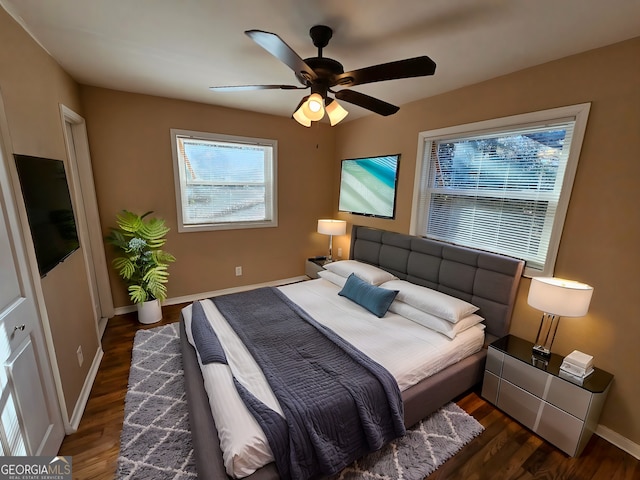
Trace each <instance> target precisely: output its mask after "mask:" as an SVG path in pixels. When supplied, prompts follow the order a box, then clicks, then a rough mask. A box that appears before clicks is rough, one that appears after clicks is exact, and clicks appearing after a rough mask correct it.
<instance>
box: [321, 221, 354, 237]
mask: <svg viewBox="0 0 640 480" xmlns="http://www.w3.org/2000/svg"><path fill="white" fill-rule="evenodd" d="M318 233H322V234H324V235H344V234H345V233H347V222H346V221H344V220H328V219H327V220H325V219H323V220H318Z"/></svg>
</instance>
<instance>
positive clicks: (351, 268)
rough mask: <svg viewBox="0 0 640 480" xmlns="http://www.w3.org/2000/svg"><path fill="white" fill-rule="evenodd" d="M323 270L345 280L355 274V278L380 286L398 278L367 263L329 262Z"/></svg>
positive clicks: (351, 261) (354, 261) (352, 261)
mask: <svg viewBox="0 0 640 480" xmlns="http://www.w3.org/2000/svg"><path fill="white" fill-rule="evenodd" d="M324 268H325V269H326V270H329V271H331V272H333V273H335V274H337V275H340V276H341V277H344V278H345V279H346V278H347V277H348V276H349V275H351V274H352V273H355V274H356V276H357V277H359V278H360V279H361V280H364V281H365V282H367V283H370V284H371V285H380V284H381V283H384V282H388V281H389V280H395V279H397V278H398V277H396V276H395V275H393V274H391V273H389V272H387V271H385V270H382V269H381V268H378V267H374V266H373V265H369V264H368V263H362V262H358V261H357V260H340V261H338V262H331V263H327V264H326V265H325V266H324ZM391 290H394V289H393V288H392V289H391Z"/></svg>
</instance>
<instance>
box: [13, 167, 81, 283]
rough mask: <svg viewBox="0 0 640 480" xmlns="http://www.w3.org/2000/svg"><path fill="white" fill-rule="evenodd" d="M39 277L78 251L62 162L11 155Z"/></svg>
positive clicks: (74, 224)
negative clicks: (25, 211)
mask: <svg viewBox="0 0 640 480" xmlns="http://www.w3.org/2000/svg"><path fill="white" fill-rule="evenodd" d="M14 157H15V160H16V168H17V170H18V177H19V179H20V186H21V188H22V197H23V198H24V204H25V207H26V209H27V218H28V220H29V229H30V230H31V237H32V238H33V245H34V247H35V250H36V259H37V260H38V270H39V271H40V276H41V277H44V276H45V275H46V274H47V273H49V272H50V271H51V270H52V269H53V268H54V267H55V266H56V265H58V264H59V263H60V262H62V261H63V260H64V259H65V258H67V257H68V256H69V255H71V253H73V252H74V251H75V250H77V249H78V247H79V246H80V243H79V242H78V232H77V230H76V222H75V218H74V215H73V207H72V206H71V196H70V194H69V185H68V184H67V177H66V175H65V171H64V164H63V163H62V161H61V160H52V159H49V158H40V157H30V156H28V155H14Z"/></svg>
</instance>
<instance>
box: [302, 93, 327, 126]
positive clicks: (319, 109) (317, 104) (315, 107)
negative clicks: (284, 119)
mask: <svg viewBox="0 0 640 480" xmlns="http://www.w3.org/2000/svg"><path fill="white" fill-rule="evenodd" d="M323 105H324V100H323V99H322V97H321V96H320V95H319V94H317V93H312V94H311V95H309V99H308V100H307V101H306V102H304V103H303V104H302V112H303V113H304V116H305V117H307V118H308V119H309V120H311V121H313V122H317V121H319V120H322V117H324V106H323Z"/></svg>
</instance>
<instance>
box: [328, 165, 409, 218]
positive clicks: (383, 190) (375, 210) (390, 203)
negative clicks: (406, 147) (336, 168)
mask: <svg viewBox="0 0 640 480" xmlns="http://www.w3.org/2000/svg"><path fill="white" fill-rule="evenodd" d="M399 162H400V154H396V155H384V156H379V157H366V158H352V159H347V160H343V161H342V168H341V173H340V201H339V206H338V210H340V211H341V212H348V213H352V214H355V215H366V216H369V217H379V218H395V215H396V190H397V187H398V167H399Z"/></svg>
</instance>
